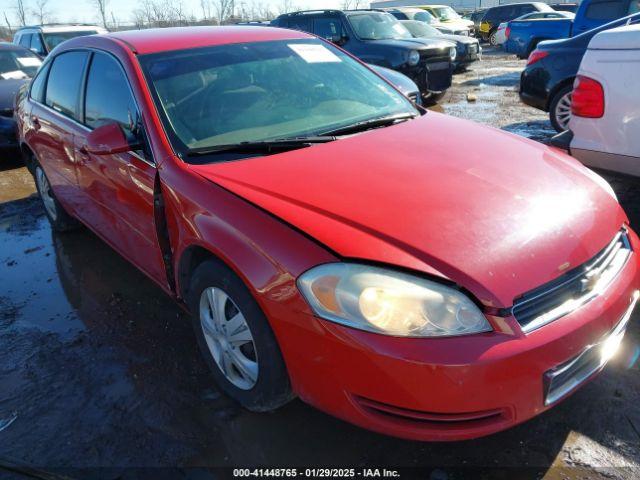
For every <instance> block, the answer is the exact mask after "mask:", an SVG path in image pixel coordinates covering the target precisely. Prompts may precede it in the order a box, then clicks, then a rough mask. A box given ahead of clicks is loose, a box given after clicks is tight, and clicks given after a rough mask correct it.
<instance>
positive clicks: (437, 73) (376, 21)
mask: <svg viewBox="0 0 640 480" xmlns="http://www.w3.org/2000/svg"><path fill="white" fill-rule="evenodd" d="M271 25H273V26H276V27H282V28H291V29H294V30H302V31H304V32H309V33H314V34H316V35H317V36H319V37H321V38H324V39H325V40H328V41H330V42H332V43H334V44H336V45H338V46H340V47H341V48H343V49H345V50H346V51H347V52H349V53H351V54H352V55H354V56H356V57H358V58H359V59H360V60H362V61H363V62H365V63H370V64H373V65H380V66H382V67H386V68H391V69H393V70H397V71H398V72H401V73H403V74H405V75H406V76H407V77H409V78H411V79H412V80H413V81H414V82H415V83H416V84H417V85H418V88H420V93H421V94H422V96H423V97H424V98H428V99H431V100H435V99H437V98H439V97H440V96H441V95H442V94H443V93H444V91H445V90H446V89H447V88H449V87H450V86H451V76H452V73H453V61H454V60H455V57H456V47H455V44H454V43H452V42H449V41H447V40H441V39H418V38H413V36H412V35H411V33H410V32H409V31H408V30H407V29H406V28H405V27H404V26H403V25H402V24H401V23H400V22H399V21H398V20H397V19H396V18H395V17H394V16H393V15H391V14H389V13H386V12H382V11H379V10H346V11H343V10H312V11H304V12H294V13H287V14H284V15H280V16H279V17H278V18H276V19H275V20H273V21H272V22H271Z"/></svg>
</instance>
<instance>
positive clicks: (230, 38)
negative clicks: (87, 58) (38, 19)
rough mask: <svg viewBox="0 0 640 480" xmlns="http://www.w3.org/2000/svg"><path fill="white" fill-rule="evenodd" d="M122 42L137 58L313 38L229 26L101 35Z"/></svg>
mask: <svg viewBox="0 0 640 480" xmlns="http://www.w3.org/2000/svg"><path fill="white" fill-rule="evenodd" d="M100 37H101V38H102V39H110V38H111V39H115V40H120V41H121V42H123V43H125V44H126V45H127V46H128V47H129V48H130V49H131V50H133V51H134V52H135V53H138V54H140V55H145V54H149V53H159V52H166V51H172V50H187V49H191V48H201V47H208V46H215V45H225V44H231V43H249V42H268V41H272V40H295V39H305V38H315V37H314V36H312V35H309V34H307V33H304V32H301V31H298V30H288V29H285V28H275V27H260V28H256V27H255V26H243V25H232V26H224V27H214V26H204V27H175V28H153V29H148V30H130V31H123V32H114V33H109V34H106V35H101V36H100ZM82 42H83V37H78V38H74V39H71V40H68V41H66V42H64V44H65V45H68V46H69V47H79V46H82Z"/></svg>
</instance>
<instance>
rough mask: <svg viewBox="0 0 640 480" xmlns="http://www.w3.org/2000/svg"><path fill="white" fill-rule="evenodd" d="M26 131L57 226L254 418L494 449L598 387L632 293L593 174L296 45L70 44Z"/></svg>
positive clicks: (275, 41)
mask: <svg viewBox="0 0 640 480" xmlns="http://www.w3.org/2000/svg"><path fill="white" fill-rule="evenodd" d="M17 116H18V125H19V134H20V141H21V144H22V149H23V152H24V154H25V158H26V159H27V163H28V165H29V167H30V169H31V170H32V172H33V173H34V176H35V180H36V184H37V187H38V191H39V194H40V197H41V198H42V201H43V204H44V207H45V211H46V214H47V216H48V218H49V220H50V221H51V224H52V226H53V228H54V229H56V230H67V229H70V228H73V227H74V226H76V225H77V224H78V223H79V222H81V223H83V224H84V225H86V226H87V227H88V228H90V229H91V230H93V231H94V232H95V233H96V234H97V235H99V236H100V237H101V238H103V239H104V240H105V241H106V242H107V243H108V244H109V245H111V246H112V247H113V248H114V249H116V250H117V251H118V252H120V253H121V254H122V255H123V256H124V257H126V258H127V259H129V260H130V261H131V262H132V263H133V264H135V265H136V266H137V267H138V268H139V269H141V270H142V271H143V272H145V273H146V274H147V275H148V276H149V277H150V278H151V279H152V280H153V281H155V282H156V283H157V284H158V285H159V286H160V287H161V288H163V289H164V290H165V291H166V292H167V293H168V294H169V295H171V296H173V297H174V298H175V299H176V300H177V301H179V302H182V303H183V304H184V305H185V307H186V308H188V309H189V310H190V312H191V313H192V315H193V321H194V327H195V332H196V336H197V339H198V343H199V345H200V348H201V350H202V353H203V354H204V357H205V359H206V361H207V363H208V364H209V366H210V367H211V371H212V373H213V376H214V378H215V380H216V381H217V383H218V384H219V386H220V388H221V389H223V390H224V391H225V392H226V393H227V394H228V395H230V396H231V397H233V398H234V399H236V400H237V401H238V402H239V403H241V404H242V405H243V406H245V407H246V408H248V409H250V410H254V411H265V410H271V409H275V408H277V407H279V406H281V405H283V404H284V403H286V402H287V401H289V400H290V399H292V398H293V397H294V396H298V397H300V398H301V399H302V400H304V401H306V402H308V403H310V404H312V405H314V406H316V407H317V408H320V409H322V410H324V411H326V412H329V413H331V414H333V415H335V416H338V417H340V418H343V419H345V420H347V421H349V422H353V423H355V424H357V425H361V426H363V427H365V428H369V429H372V430H376V431H379V432H383V433H386V434H391V435H396V436H400V437H405V438H412V439H420V440H453V439H464V438H472V437H477V436H481V435H486V434H489V433H492V432H496V431H498V430H502V429H505V428H507V427H510V426H512V425H515V424H517V423H520V422H523V421H525V420H527V419H529V418H531V417H533V416H534V415H537V414H539V413H541V412H543V411H545V410H546V409H548V408H550V407H551V406H553V405H555V404H556V403H558V402H559V401H561V400H562V399H564V398H566V397H567V396H568V395H570V394H571V393H572V392H574V391H575V390H576V389H577V388H578V387H580V386H581V385H582V384H584V383H585V382H586V381H588V380H590V379H591V378H593V377H594V376H595V375H596V374H597V373H598V372H600V371H601V370H602V368H603V367H604V365H605V363H606V362H607V360H608V359H609V358H610V357H611V355H612V354H613V353H614V352H615V350H616V348H617V346H618V344H619V343H620V340H621V339H622V337H623V335H624V332H625V328H626V326H627V323H628V321H629V319H630V317H631V312H632V309H633V307H634V306H635V303H636V301H637V298H638V289H639V288H640V273H639V271H638V256H637V254H636V253H635V251H636V250H637V249H638V248H640V242H639V240H638V237H637V236H636V235H635V234H634V233H633V232H632V231H631V229H630V228H629V225H628V219H627V217H626V216H625V214H624V212H623V211H622V209H621V208H620V206H619V205H618V202H617V200H616V198H615V195H614V193H613V191H612V190H611V188H610V187H609V185H608V184H607V183H606V182H605V181H604V180H603V179H602V178H601V177H599V176H597V175H596V174H594V173H592V172H590V171H589V170H587V169H586V168H584V167H582V166H581V165H580V164H578V162H576V161H575V160H573V159H572V158H570V157H568V156H566V155H563V154H561V153H559V152H557V151H555V150H553V149H550V148H548V147H545V146H543V145H540V144H538V143H535V142H532V141H529V140H526V139H523V138H520V137H516V136H513V135H510V134H507V133H504V132H500V131H498V130H494V129H490V128H486V127H482V126H479V125H476V124H474V123H470V122H467V121H463V120H458V119H455V118H452V117H448V116H445V115H440V114H437V113H432V112H424V111H422V110H419V109H418V108H417V107H416V106H414V105H413V104H412V103H411V102H410V101H409V100H407V99H406V98H405V97H404V96H403V95H402V94H400V93H399V92H398V91H397V90H396V89H395V88H394V87H392V86H391V85H390V84H389V83H387V82H386V81H385V80H383V79H382V78H381V77H379V76H378V75H377V74H375V73H374V72H373V71H372V70H370V69H369V68H367V67H366V66H364V65H363V64H362V63H360V62H359V61H357V60H355V59H354V58H353V57H351V56H349V55H348V54H346V53H345V52H343V51H341V50H340V49H338V48H336V47H334V46H332V45H330V44H329V43H327V42H324V41H323V40H320V39H318V38H315V37H312V36H310V35H307V34H305V33H301V32H295V31H291V30H284V29H272V28H256V27H229V28H211V27H207V28H189V29H167V30H148V31H138V32H119V33H114V34H109V35H101V36H93V37H82V38H77V39H73V40H70V41H68V42H65V43H64V44H62V45H61V46H59V47H58V48H57V49H55V51H53V52H52V54H51V55H49V57H48V58H47V60H46V62H45V63H44V65H43V67H42V68H41V69H40V71H39V73H38V75H37V76H36V78H35V79H34V80H33V82H32V83H31V86H30V88H29V90H27V91H24V92H23V93H22V95H21V98H20V99H19V106H18V110H17ZM487 151H490V152H499V153H498V154H497V155H496V156H493V157H487V156H486V155H485V154H483V153H481V152H487ZM603 407H604V406H603Z"/></svg>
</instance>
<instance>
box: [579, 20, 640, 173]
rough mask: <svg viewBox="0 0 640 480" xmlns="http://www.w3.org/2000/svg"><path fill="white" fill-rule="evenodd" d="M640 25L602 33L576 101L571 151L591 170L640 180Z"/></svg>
mask: <svg viewBox="0 0 640 480" xmlns="http://www.w3.org/2000/svg"><path fill="white" fill-rule="evenodd" d="M639 78H640V25H627V26H624V27H618V28H614V29H611V30H606V31H604V32H601V33H599V34H597V35H596V36H595V37H593V38H592V39H591V42H589V47H588V49H587V51H586V53H585V55H584V57H583V59H582V63H581V64H580V70H579V71H578V76H577V78H576V81H575V83H574V90H573V95H572V99H571V112H572V116H571V120H570V121H569V129H570V131H571V133H572V134H573V138H571V140H570V152H571V155H573V156H574V157H575V158H577V159H578V160H580V161H581V162H582V163H584V164H585V165H588V166H590V167H596V168H602V169H606V170H612V171H617V172H621V173H625V174H629V175H635V176H640V94H639V93H638V92H639V91H638V79H639Z"/></svg>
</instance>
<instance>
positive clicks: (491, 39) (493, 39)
mask: <svg viewBox="0 0 640 480" xmlns="http://www.w3.org/2000/svg"><path fill="white" fill-rule="evenodd" d="M497 33H498V32H497V31H496V30H494V31H493V32H491V33H490V34H489V43H490V44H491V46H492V47H495V46H497V45H498V39H497V37H496V34H497Z"/></svg>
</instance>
